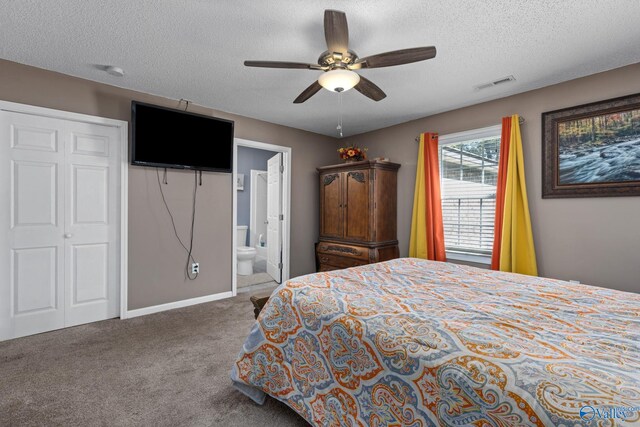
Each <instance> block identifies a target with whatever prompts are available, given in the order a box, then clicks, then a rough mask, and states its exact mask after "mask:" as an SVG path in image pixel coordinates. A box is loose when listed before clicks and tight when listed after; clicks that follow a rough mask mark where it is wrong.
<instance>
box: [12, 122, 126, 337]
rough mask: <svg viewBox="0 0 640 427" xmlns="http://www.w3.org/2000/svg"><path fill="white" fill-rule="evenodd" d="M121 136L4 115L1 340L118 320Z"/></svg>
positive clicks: (111, 131) (84, 125)
mask: <svg viewBox="0 0 640 427" xmlns="http://www.w3.org/2000/svg"><path fill="white" fill-rule="evenodd" d="M119 149H120V136H119V130H118V129H117V128H115V127H109V126H102V125H97V124H88V123H82V122H75V121H69V120H61V119H53V118H49V117H43V116H39V115H30V114H22V113H14V112H6V111H1V112H0V164H1V167H0V205H1V206H2V207H1V208H0V233H1V234H0V339H7V338H15V337H20V336H25V335H30V334H35V333H39V332H44V331H49V330H54V329H59V328H62V327H65V326H73V325H77V324H80V323H87V322H91V321H95V320H103V319H108V318H111V317H117V315H118V301H119V295H118V286H119V278H118V274H117V273H118V271H119V250H118V245H119V237H118V234H117V233H118V230H119V227H120V224H119V215H118V213H119V204H118V195H119V185H120V182H119V164H118V162H119V158H120V154H119Z"/></svg>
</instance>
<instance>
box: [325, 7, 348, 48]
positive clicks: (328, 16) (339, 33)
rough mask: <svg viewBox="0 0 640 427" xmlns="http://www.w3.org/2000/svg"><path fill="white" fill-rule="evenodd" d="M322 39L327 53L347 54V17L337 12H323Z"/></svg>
mask: <svg viewBox="0 0 640 427" xmlns="http://www.w3.org/2000/svg"><path fill="white" fill-rule="evenodd" d="M324 38H325V40H326V41H327V47H328V48H329V52H331V53H333V52H339V53H341V54H342V55H345V56H346V54H347V51H348V50H349V27H348V26H347V15H345V13H344V12H340V11H339V10H325V11H324Z"/></svg>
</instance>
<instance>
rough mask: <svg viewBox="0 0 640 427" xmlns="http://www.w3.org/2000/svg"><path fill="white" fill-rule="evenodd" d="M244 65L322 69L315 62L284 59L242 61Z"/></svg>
mask: <svg viewBox="0 0 640 427" xmlns="http://www.w3.org/2000/svg"><path fill="white" fill-rule="evenodd" d="M244 65H245V67H263V68H292V69H301V70H322V69H323V68H322V67H321V66H320V65H317V64H305V63H302V62H286V61H244Z"/></svg>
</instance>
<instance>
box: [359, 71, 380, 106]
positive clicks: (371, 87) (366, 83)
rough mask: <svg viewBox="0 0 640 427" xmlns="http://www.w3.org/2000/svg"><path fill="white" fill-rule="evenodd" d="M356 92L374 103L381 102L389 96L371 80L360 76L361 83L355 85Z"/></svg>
mask: <svg viewBox="0 0 640 427" xmlns="http://www.w3.org/2000/svg"><path fill="white" fill-rule="evenodd" d="M355 90H357V91H358V92H360V93H361V94H363V95H364V96H366V97H367V98H371V99H373V100H374V101H380V100H382V99H384V98H386V97H387V94H386V93H384V92H383V91H382V89H380V88H379V87H378V86H376V85H375V84H374V83H373V82H372V81H371V80H368V79H366V78H364V77H362V76H360V82H358V84H357V85H355Z"/></svg>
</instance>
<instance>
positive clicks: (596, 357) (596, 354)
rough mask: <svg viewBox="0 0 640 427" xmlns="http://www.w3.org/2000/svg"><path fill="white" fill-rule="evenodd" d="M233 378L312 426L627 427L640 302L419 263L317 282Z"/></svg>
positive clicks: (260, 335)
mask: <svg viewBox="0 0 640 427" xmlns="http://www.w3.org/2000/svg"><path fill="white" fill-rule="evenodd" d="M231 377H232V380H233V382H234V384H235V385H236V387H238V388H239V389H240V390H241V391H243V392H244V393H245V394H247V395H248V396H250V397H251V398H253V399H254V400H255V401H256V402H258V403H261V402H262V401H264V398H265V394H268V395H270V396H272V397H274V398H276V399H279V400H281V401H282V402H284V403H286V404H287V405H289V406H290V407H291V408H292V409H293V410H294V411H296V412H298V413H299V414H300V415H301V416H302V417H304V418H305V419H306V420H307V421H308V422H309V423H310V424H312V425H316V426H361V425H364V426H392V425H410V426H550V425H553V426H562V425H564V426H575V425H582V423H586V422H593V424H589V425H601V426H605V425H606V426H608V425H611V426H613V425H616V426H624V425H634V424H637V423H640V295H639V294H634V293H627V292H621V291H615V290H609V289H603V288H598V287H593V286H587V285H580V284H574V283H568V282H564V281H559V280H551V279H542V278H536V277H530V276H523V275H518V274H510V273H500V272H494V271H489V270H482V269H477V268H473V267H468V266H462V265H456V264H451V263H443V262H432V261H425V260H419V259H413V258H402V259H397V260H392V261H388V262H383V263H378V264H371V265H366V266H361V267H355V268H350V269H345V270H338V271H331V272H324V273H316V274H311V275H308V276H303V277H299V278H296V279H294V280H290V281H288V282H287V283H285V284H283V285H281V286H280V287H279V288H277V289H276V290H275V291H274V293H273V295H272V296H271V298H270V299H269V301H268V303H267V304H266V306H265V307H264V309H263V310H262V312H261V314H260V316H259V317H258V320H257V322H256V323H255V325H254V327H253V329H252V330H251V332H250V334H249V336H248V338H247V339H246V342H245V343H244V345H243V348H242V350H241V352H240V354H239V356H238V359H237V361H236V363H235V365H234V367H233V369H232V373H231ZM607 415H610V416H615V417H614V418H611V417H608V416H607Z"/></svg>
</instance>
